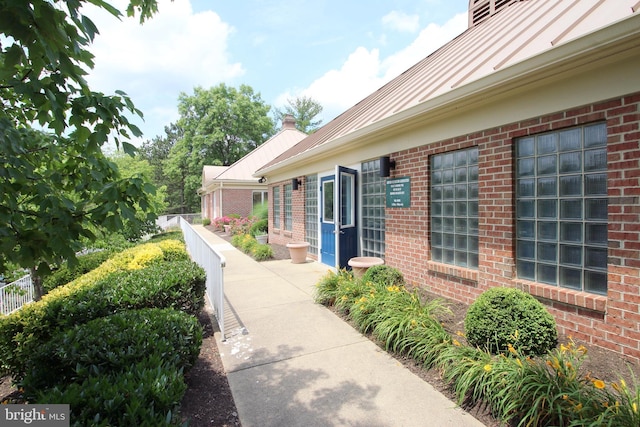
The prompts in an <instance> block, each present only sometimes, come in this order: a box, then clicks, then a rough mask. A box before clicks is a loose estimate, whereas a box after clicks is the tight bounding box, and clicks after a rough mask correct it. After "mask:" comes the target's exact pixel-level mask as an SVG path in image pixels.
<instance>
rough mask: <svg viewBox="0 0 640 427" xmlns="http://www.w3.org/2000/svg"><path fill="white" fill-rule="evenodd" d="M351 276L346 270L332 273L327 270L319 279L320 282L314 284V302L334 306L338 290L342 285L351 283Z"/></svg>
mask: <svg viewBox="0 0 640 427" xmlns="http://www.w3.org/2000/svg"><path fill="white" fill-rule="evenodd" d="M353 280H354V278H353V274H352V273H351V272H350V271H347V270H339V271H338V272H337V273H334V272H333V271H331V270H328V271H327V273H326V274H325V275H324V276H322V277H321V278H320V281H319V282H318V283H316V291H315V295H314V300H315V302H317V303H318V304H323V305H334V304H335V302H336V300H337V298H338V293H339V289H341V288H342V286H343V285H344V284H347V283H351V282H353Z"/></svg>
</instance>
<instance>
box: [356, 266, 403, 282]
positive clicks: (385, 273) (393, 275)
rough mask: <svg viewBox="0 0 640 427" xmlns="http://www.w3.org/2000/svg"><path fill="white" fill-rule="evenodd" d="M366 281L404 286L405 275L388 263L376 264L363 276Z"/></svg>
mask: <svg viewBox="0 0 640 427" xmlns="http://www.w3.org/2000/svg"><path fill="white" fill-rule="evenodd" d="M362 280H363V281H365V282H373V283H378V284H380V285H384V286H404V276H403V275H402V272H400V270H398V269H397V268H394V267H390V266H388V265H384V264H383V265H374V266H372V267H369V268H368V269H367V271H366V273H364V276H362Z"/></svg>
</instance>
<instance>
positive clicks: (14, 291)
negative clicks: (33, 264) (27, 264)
mask: <svg viewBox="0 0 640 427" xmlns="http://www.w3.org/2000/svg"><path fill="white" fill-rule="evenodd" d="M31 301H33V284H32V283H31V275H29V274H27V275H26V276H23V277H21V278H20V279H18V280H16V281H15V282H11V283H9V284H7V285H3V286H2V287H0V313H2V314H10V313H13V312H14V311H16V310H17V309H19V308H20V307H22V306H23V305H25V304H26V303H29V302H31Z"/></svg>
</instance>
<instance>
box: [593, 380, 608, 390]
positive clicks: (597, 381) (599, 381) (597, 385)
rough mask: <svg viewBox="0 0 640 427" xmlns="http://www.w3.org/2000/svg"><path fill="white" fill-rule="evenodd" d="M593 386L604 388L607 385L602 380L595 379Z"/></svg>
mask: <svg viewBox="0 0 640 427" xmlns="http://www.w3.org/2000/svg"><path fill="white" fill-rule="evenodd" d="M593 386H594V387H595V388H597V389H600V390H602V389H603V388H605V387H606V384H605V383H604V381H602V380H593Z"/></svg>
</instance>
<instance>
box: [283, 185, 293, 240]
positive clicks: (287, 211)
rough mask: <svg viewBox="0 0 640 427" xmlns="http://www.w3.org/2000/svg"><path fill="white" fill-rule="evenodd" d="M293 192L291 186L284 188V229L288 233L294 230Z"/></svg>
mask: <svg viewBox="0 0 640 427" xmlns="http://www.w3.org/2000/svg"><path fill="white" fill-rule="evenodd" d="M292 191H293V186H292V185H291V184H287V185H285V186H284V229H285V230H287V231H292V230H293V210H292V201H291V199H292Z"/></svg>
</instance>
